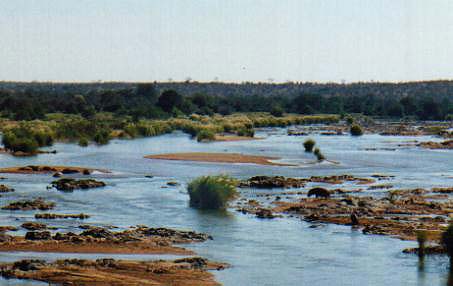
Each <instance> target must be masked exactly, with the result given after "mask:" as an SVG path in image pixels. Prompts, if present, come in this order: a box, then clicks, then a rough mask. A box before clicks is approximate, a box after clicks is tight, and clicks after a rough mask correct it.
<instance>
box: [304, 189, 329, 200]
mask: <svg viewBox="0 0 453 286" xmlns="http://www.w3.org/2000/svg"><path fill="white" fill-rule="evenodd" d="M311 196H315V197H316V198H329V197H330V191H329V190H327V189H324V188H312V189H310V190H309V191H308V197H311Z"/></svg>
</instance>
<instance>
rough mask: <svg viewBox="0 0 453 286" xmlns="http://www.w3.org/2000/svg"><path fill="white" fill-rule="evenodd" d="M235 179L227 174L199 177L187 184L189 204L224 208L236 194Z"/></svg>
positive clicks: (198, 206)
mask: <svg viewBox="0 0 453 286" xmlns="http://www.w3.org/2000/svg"><path fill="white" fill-rule="evenodd" d="M236 185H237V181H236V180H235V179H233V178H230V177H228V176H203V177H199V178H197V179H195V180H193V181H192V182H190V184H189V186H188V191H189V196H190V205H191V206H192V207H196V208H201V209H224V208H225V207H226V206H227V203H228V201H230V200H232V199H233V198H234V197H235V196H236V194H237V191H236Z"/></svg>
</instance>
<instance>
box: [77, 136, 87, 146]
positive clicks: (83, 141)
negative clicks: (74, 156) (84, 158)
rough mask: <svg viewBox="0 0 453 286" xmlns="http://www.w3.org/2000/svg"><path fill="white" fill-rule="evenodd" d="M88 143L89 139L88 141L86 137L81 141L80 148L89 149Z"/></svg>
mask: <svg viewBox="0 0 453 286" xmlns="http://www.w3.org/2000/svg"><path fill="white" fill-rule="evenodd" d="M88 143H89V142H88V139H86V138H85V137H82V138H80V139H79V146H81V147H87V146H88Z"/></svg>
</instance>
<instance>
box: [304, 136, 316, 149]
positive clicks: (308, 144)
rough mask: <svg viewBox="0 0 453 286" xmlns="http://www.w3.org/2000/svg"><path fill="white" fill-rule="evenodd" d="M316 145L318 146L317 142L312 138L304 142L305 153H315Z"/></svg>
mask: <svg viewBox="0 0 453 286" xmlns="http://www.w3.org/2000/svg"><path fill="white" fill-rule="evenodd" d="M315 145H316V142H315V140H313V139H311V138H309V139H307V140H305V142H304V148H305V152H313V148H314V147H315Z"/></svg>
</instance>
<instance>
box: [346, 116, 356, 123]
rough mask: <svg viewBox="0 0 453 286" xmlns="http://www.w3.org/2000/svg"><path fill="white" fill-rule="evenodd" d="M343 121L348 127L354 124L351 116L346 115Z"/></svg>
mask: <svg viewBox="0 0 453 286" xmlns="http://www.w3.org/2000/svg"><path fill="white" fill-rule="evenodd" d="M345 120H346V123H347V124H348V125H352V123H354V117H352V116H351V115H347V116H346V117H345Z"/></svg>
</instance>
